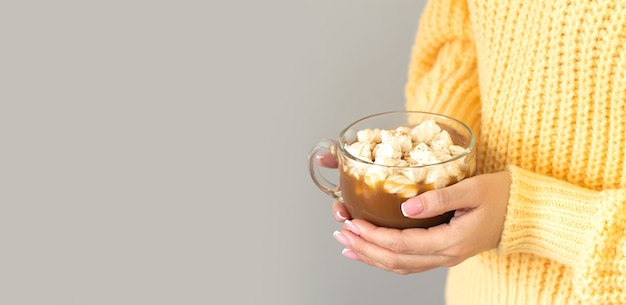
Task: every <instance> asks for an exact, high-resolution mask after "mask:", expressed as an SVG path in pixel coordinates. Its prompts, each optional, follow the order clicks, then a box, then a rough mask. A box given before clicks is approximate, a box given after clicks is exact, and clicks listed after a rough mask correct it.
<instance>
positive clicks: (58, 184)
mask: <svg viewBox="0 0 626 305" xmlns="http://www.w3.org/2000/svg"><path fill="white" fill-rule="evenodd" d="M423 5H424V1H417V0H413V1H409V0H394V1H374V0H342V1H326V0H324V1H287V0H269V1H252V0H248V1H137V0H128V1H99V2H87V1H6V2H3V4H2V7H1V8H0V20H1V21H0V23H1V24H0V31H1V34H2V37H3V43H2V45H3V46H2V50H1V51H0V52H1V54H2V56H0V77H1V81H2V82H1V83H2V89H1V90H0V100H1V101H2V102H1V108H0V133H1V136H2V146H1V148H2V149H1V152H0V156H1V158H0V160H1V161H0V162H2V163H1V167H0V178H1V179H2V181H0V182H1V184H0V185H2V186H1V192H0V204H1V205H0V209H1V210H0V247H1V248H0V303H1V304H65V305H66V304H285V305H287V304H289V305H293V304H363V305H365V304H377V305H378V304H442V303H443V297H442V295H443V285H444V277H445V269H439V270H433V271H430V272H426V273H422V274H414V275H408V276H400V275H396V274H393V273H389V272H385V271H381V270H378V269H375V268H373V267H369V266H366V265H364V264H361V263H357V262H354V261H350V260H348V259H346V258H344V257H343V256H341V254H340V252H341V249H342V246H341V245H339V244H338V243H337V242H336V241H335V240H334V239H333V238H332V235H331V234H332V232H333V231H334V230H336V229H338V228H340V224H339V223H336V222H335V221H334V220H333V218H332V216H331V209H330V203H331V200H330V198H329V197H327V196H326V195H325V194H323V193H322V192H321V191H319V190H318V189H317V188H315V186H314V185H313V183H312V182H311V180H310V178H309V176H308V172H307V169H306V156H307V154H308V152H309V149H310V148H311V147H312V146H313V145H314V144H315V142H316V141H317V140H319V139H322V138H333V137H336V136H337V134H338V133H339V131H340V130H341V128H343V127H344V126H346V125H347V124H348V123H350V122H352V121H354V120H355V119H358V118H360V117H362V116H365V115H369V114H372V113H375V112H381V111H389V110H398V109H402V108H403V107H404V102H403V98H404V92H403V90H404V83H405V80H406V72H407V64H408V58H409V52H410V47H411V44H412V43H413V39H414V34H415V30H416V29H417V24H418V20H419V17H420V15H421V11H422V8H423Z"/></svg>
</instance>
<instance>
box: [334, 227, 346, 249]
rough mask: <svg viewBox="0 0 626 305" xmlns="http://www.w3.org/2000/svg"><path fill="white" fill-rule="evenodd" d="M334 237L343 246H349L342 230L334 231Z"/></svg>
mask: <svg viewBox="0 0 626 305" xmlns="http://www.w3.org/2000/svg"><path fill="white" fill-rule="evenodd" d="M333 237H334V238H335V239H336V240H337V241H338V242H339V243H340V244H342V245H343V246H345V247H347V246H348V240H347V239H346V237H345V236H344V235H343V234H341V232H339V231H335V232H333Z"/></svg>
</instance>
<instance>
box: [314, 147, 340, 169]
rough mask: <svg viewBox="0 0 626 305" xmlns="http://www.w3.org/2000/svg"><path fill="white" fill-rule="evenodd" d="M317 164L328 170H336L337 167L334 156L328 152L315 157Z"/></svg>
mask: <svg viewBox="0 0 626 305" xmlns="http://www.w3.org/2000/svg"><path fill="white" fill-rule="evenodd" d="M317 164H319V166H321V167H328V168H337V166H338V165H339V164H338V163H337V158H335V156H334V155H333V154H332V153H330V152H328V151H326V152H322V153H319V154H318V155H317Z"/></svg>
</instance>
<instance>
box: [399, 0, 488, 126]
mask: <svg viewBox="0 0 626 305" xmlns="http://www.w3.org/2000/svg"><path fill="white" fill-rule="evenodd" d="M479 93H480V91H479V86H478V73H477V69H476V50H475V45H474V41H473V37H472V33H471V26H470V20H469V13H468V8H467V3H466V1H461V0H439V1H429V2H428V3H427V5H426V6H425V7H424V12H423V15H422V17H421V18H420V24H419V29H418V31H417V34H416V38H415V44H414V46H413V49H412V51H411V58H410V65H409V75H408V81H407V84H406V87H405V95H406V108H407V109H408V110H418V111H429V112H435V113H441V114H446V115H449V116H452V117H455V118H457V119H459V120H461V121H463V122H465V123H466V124H468V125H469V126H470V127H471V128H472V129H473V130H474V132H475V133H476V134H477V135H478V133H479V122H480V97H479Z"/></svg>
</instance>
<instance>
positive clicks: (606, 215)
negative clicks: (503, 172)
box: [498, 166, 626, 304]
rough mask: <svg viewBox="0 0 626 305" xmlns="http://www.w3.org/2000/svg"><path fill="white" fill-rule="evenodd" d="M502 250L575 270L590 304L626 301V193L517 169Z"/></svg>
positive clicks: (578, 287)
mask: <svg viewBox="0 0 626 305" xmlns="http://www.w3.org/2000/svg"><path fill="white" fill-rule="evenodd" d="M507 170H508V171H509V172H510V173H511V177H512V185H511V190H510V199H509V203H508V206H507V218H506V220H505V228H504V230H503V234H502V237H501V241H500V244H499V247H498V251H499V253H501V254H510V253H532V254H536V255H540V256H543V257H547V258H550V259H552V260H555V261H558V262H560V263H563V264H566V265H568V266H570V267H571V268H572V270H573V273H574V283H573V284H574V286H575V287H576V288H575V289H576V290H577V294H578V295H579V297H580V298H581V300H583V301H585V304H624V303H626V291H624V287H626V189H616V190H604V191H592V190H588V189H585V188H582V187H579V186H575V185H572V184H569V183H566V182H564V181H560V180H557V179H554V178H551V177H547V176H543V175H539V174H537V173H533V172H531V171H527V170H524V169H521V168H519V167H516V166H509V167H508V168H507Z"/></svg>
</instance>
